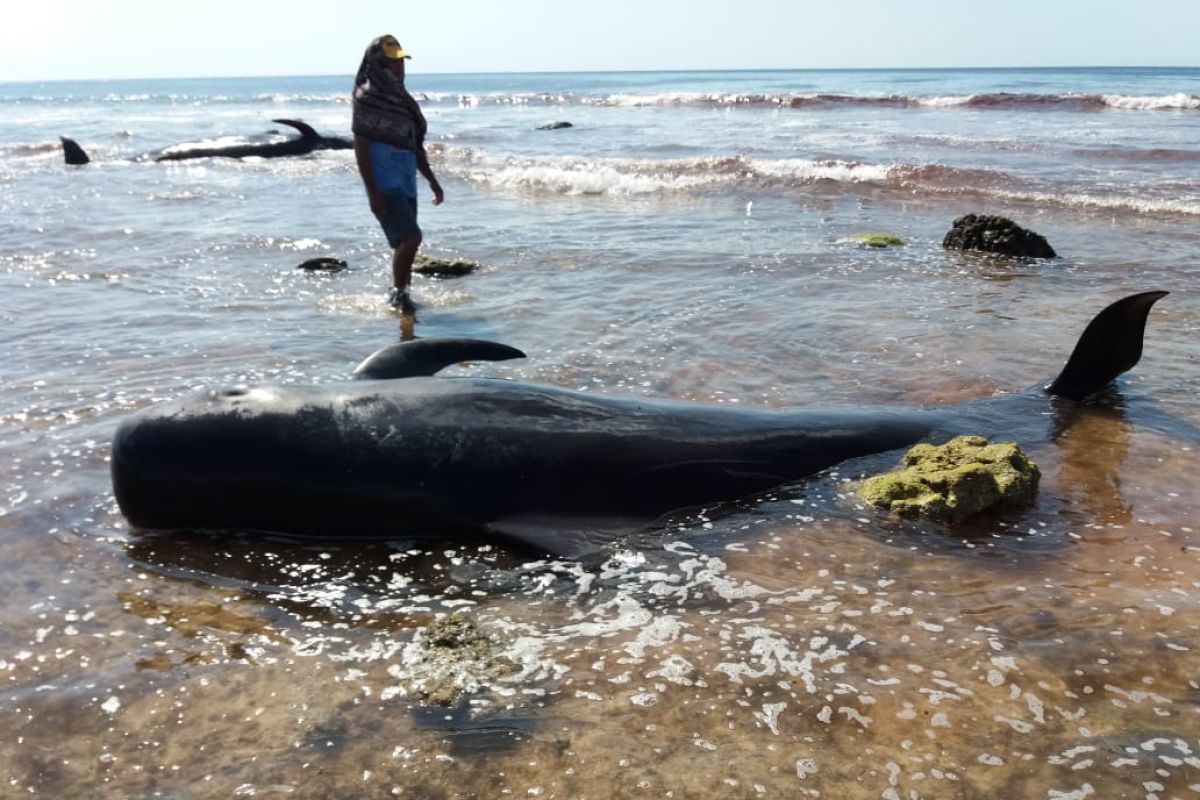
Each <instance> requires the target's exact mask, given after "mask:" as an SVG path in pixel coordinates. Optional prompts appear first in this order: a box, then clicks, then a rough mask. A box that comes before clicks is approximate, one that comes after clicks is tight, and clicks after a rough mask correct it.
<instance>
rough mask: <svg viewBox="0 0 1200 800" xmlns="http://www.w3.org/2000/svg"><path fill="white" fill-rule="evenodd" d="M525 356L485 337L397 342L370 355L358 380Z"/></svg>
mask: <svg viewBox="0 0 1200 800" xmlns="http://www.w3.org/2000/svg"><path fill="white" fill-rule="evenodd" d="M510 358H525V354H524V353H522V352H521V351H520V350H518V349H517V348H515V347H509V346H508V345H506V344H499V343H498V342H488V341H484V340H482V339H416V340H414V341H411V342H404V343H402V344H393V345H389V346H388V347H384V348H383V349H381V350H376V351H375V352H374V353H372V354H371V355H369V356H367V358H366V360H364V361H363V362H362V363H361V364H359V365H358V367H356V368H355V370H354V377H355V378H356V379H358V380H390V379H393V378H415V377H420V376H428V375H436V374H437V373H438V372H439V371H440V370H442V369H445V368H446V367H448V366H450V365H451V364H459V363H461V362H463V361H507V360H508V359H510Z"/></svg>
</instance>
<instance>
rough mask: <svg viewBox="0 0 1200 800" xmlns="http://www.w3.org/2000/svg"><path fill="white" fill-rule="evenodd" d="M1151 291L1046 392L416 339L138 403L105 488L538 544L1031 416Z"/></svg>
mask: <svg viewBox="0 0 1200 800" xmlns="http://www.w3.org/2000/svg"><path fill="white" fill-rule="evenodd" d="M1165 294H1166V292H1147V293H1143V294H1138V295H1133V296H1130V297H1126V298H1125V299H1123V300H1119V301H1117V302H1116V303H1113V304H1112V305H1111V306H1109V307H1108V308H1106V309H1105V310H1104V311H1102V312H1101V313H1100V314H1098V315H1097V316H1096V317H1095V319H1093V320H1092V322H1091V324H1090V325H1089V326H1088V327H1087V329H1086V330H1085V332H1084V333H1083V335H1082V336H1081V337H1080V339H1079V341H1078V344H1077V345H1076V347H1075V350H1074V352H1073V353H1072V355H1071V357H1070V359H1069V361H1068V363H1067V365H1066V366H1065V367H1064V369H1063V370H1062V372H1061V374H1060V375H1059V376H1058V378H1057V379H1056V380H1055V381H1054V382H1053V383H1052V384H1051V385H1050V386H1049V387H1047V388H1046V389H1042V388H1040V387H1035V388H1033V389H1030V390H1027V391H1025V392H1021V393H1016V394H1012V395H1005V396H1000V397H996V398H989V399H986V400H979V401H972V402H967V403H963V404H959V405H954V406H946V407H925V408H922V407H909V408H905V407H900V408H873V407H872V408H850V409H826V410H813V409H748V408H731V407H729V406H725V405H707V404H700V403H688V402H676V401H666V400H650V399H643V398H617V397H608V396H601V395H596V394H591V393H587V392H577V391H570V390H567V389H562V388H557V387H552V386H542V385H534V384H528V383H523V382H518V381H513V380H502V379H490V378H468V377H456V378H445V377H433V375H434V374H435V373H436V372H437V371H438V370H440V369H442V368H443V367H445V366H448V365H450V364H454V363H457V362H459V361H463V360H503V359H508V358H514V357H520V356H522V355H523V354H522V353H521V352H520V351H518V350H515V349H514V348H511V347H508V346H506V345H501V344H496V343H492V342H481V341H474V340H417V341H414V342H410V343H407V344H400V345H393V346H391V347H387V348H384V349H383V350H381V351H379V352H378V353H376V354H374V355H373V356H371V357H370V358H369V359H367V360H366V361H364V362H363V364H362V365H361V366H360V367H359V369H358V370H357V377H358V378H359V380H354V381H346V382H341V383H333V384H328V385H319V386H307V387H300V386H257V387H251V388H246V387H240V388H231V389H228V390H224V391H203V392H200V393H199V394H195V395H192V396H190V397H186V398H184V399H180V400H176V401H173V402H167V403H164V404H162V405H157V406H153V407H151V408H149V409H146V410H144V411H142V412H140V413H139V414H137V415H135V416H133V417H131V418H130V419H128V420H126V421H125V422H124V423H122V424H121V425H120V427H119V429H118V430H117V433H116V436H115V439H114V441H113V450H112V478H113V488H114V491H115V494H116V498H117V502H118V503H119V505H120V507H121V510H122V511H123V512H124V514H125V516H126V517H127V518H128V520H129V522H130V523H131V524H132V525H133V526H135V527H138V528H145V529H241V530H263V531H278V532H286V533H293V534H301V535H316V536H326V537H337V536H354V535H373V536H390V535H410V534H412V535H421V534H424V535H431V536H439V537H446V538H455V537H459V538H468V537H469V538H471V539H472V540H476V541H478V540H480V539H481V538H485V537H488V536H496V537H501V536H503V535H506V534H507V535H510V536H514V537H516V538H518V539H525V540H527V541H532V542H534V543H536V544H538V545H539V546H541V547H543V548H545V549H548V550H550V551H552V552H553V551H555V546H554V545H555V543H554V536H555V535H557V534H555V533H553V531H554V530H555V528H554V525H555V524H561V523H562V521H563V520H565V519H571V520H576V521H578V520H583V519H587V520H589V521H596V527H597V528H604V529H606V530H613V529H615V528H616V527H619V526H621V525H627V526H629V527H627V528H625V529H626V530H628V529H630V528H632V527H636V526H638V525H644V524H646V523H648V522H652V521H653V520H655V519H657V518H659V517H661V516H662V515H664V514H666V513H668V512H671V511H675V510H680V509H685V508H689V507H694V506H698V505H704V504H712V503H717V502H721V501H727V500H736V499H739V498H746V497H750V496H753V495H755V494H757V493H760V492H764V491H766V490H769V489H772V488H775V487H778V486H781V485H783V484H787V483H790V482H794V481H797V480H799V479H802V478H805V477H806V476H809V475H812V474H814V473H816V472H818V471H820V470H822V469H825V468H827V467H831V466H833V465H836V464H839V463H841V462H843V461H846V460H848V459H851V458H856V457H860V456H865V455H870V454H875V453H882V452H886V451H890V450H895V449H898V448H903V447H908V446H910V445H912V444H914V443H915V442H917V441H919V440H921V439H923V438H926V437H930V436H931V435H933V434H935V433H941V432H962V431H964V430H965V431H967V432H978V433H991V432H993V431H989V430H988V426H989V425H990V426H991V427H992V428H996V427H997V426H998V425H999V426H1000V427H1001V430H1000V431H996V432H1003V433H1006V434H1009V435H1012V434H1013V433H1015V427H1019V426H1020V425H1022V424H1034V423H1033V422H1031V421H1037V422H1036V424H1041V425H1043V426H1044V424H1045V423H1044V415H1045V412H1046V410H1047V408H1048V406H1049V404H1050V403H1051V400H1050V398H1049V397H1048V394H1049V393H1052V394H1053V395H1057V396H1059V397H1065V398H1068V399H1069V400H1072V401H1081V400H1084V399H1086V398H1087V397H1088V396H1090V395H1091V394H1093V393H1096V392H1099V391H1101V390H1102V389H1104V388H1105V387H1106V386H1108V385H1110V384H1111V383H1112V381H1113V380H1114V379H1115V378H1116V377H1117V376H1118V375H1119V374H1121V373H1122V372H1124V371H1125V370H1127V369H1129V368H1130V367H1132V366H1133V365H1134V364H1136V363H1137V361H1138V359H1139V357H1140V356H1141V347H1142V336H1143V333H1144V329H1145V324H1146V318H1147V315H1148V314H1149V312H1150V308H1151V306H1152V305H1153V304H1154V302H1155V301H1157V300H1158V299H1159V298H1161V297H1163V296H1164V295H1165ZM998 420H1003V422H998ZM556 521H557V522H556ZM601 521H604V522H603V523H602V522H601ZM539 526H540V527H539ZM534 528H537V529H538V530H539V531H540V533H539V534H538V535H537V536H536V537H534V536H531V535H528V533H527V532H528V531H530V530H533V529H534Z"/></svg>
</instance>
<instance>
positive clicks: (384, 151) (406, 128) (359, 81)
mask: <svg viewBox="0 0 1200 800" xmlns="http://www.w3.org/2000/svg"><path fill="white" fill-rule="evenodd" d="M408 58H410V56H409V55H408V53H406V52H405V51H404V49H403V48H402V47H400V43H399V42H397V41H396V37H394V36H392V35H390V34H389V35H386V36H380V37H379V38H377V39H374V40H373V41H372V42H371V44H370V45H368V46H367V51H366V52H365V53H364V54H363V59H362V64H360V65H359V67H358V75H357V76H355V78H354V97H353V108H354V116H353V125H352V128H353V131H354V155H355V157H356V159H357V161H358V172H359V174H360V175H362V181H363V186H365V187H366V190H367V199H368V200H369V201H370V203H371V213H373V214H374V215H375V217H376V219H378V220H379V224H380V225H381V226H382V227H383V232H384V233H385V234H387V240H388V244H389V245H390V246H391V247H392V291H391V293H390V294H389V295H388V302H389V303H390V304H391V306H392V307H393V308H397V309H399V310H400V312H401V313H402V314H406V315H411V314H413V312H414V311H415V310H416V305H415V304H414V303H413V301H412V299H411V298H410V297H409V295H408V287H409V283H410V282H411V281H412V265H413V259H414V258H415V257H416V255H417V248H418V247H420V246H421V228H420V227H419V226H418V225H417V173H418V172H420V173H421V175H422V176H423V177H424V178H425V180H426V181H428V182H429V188H430V189H431V190H433V204H434V205H435V206H436V205H440V204H441V202H442V199H443V194H442V185H441V184H440V183H438V180H437V178H435V177H434V175H433V170H432V169H430V168H429V158H428V157H427V156H426V155H425V130H426V127H427V126H426V123H425V115H424V114H422V113H421V108H420V106H418V105H417V101H416V100H415V99H414V98H413V96H412V95H411V94H409V93H408V89H407V88H405V86H404V62H405V60H406V59H408Z"/></svg>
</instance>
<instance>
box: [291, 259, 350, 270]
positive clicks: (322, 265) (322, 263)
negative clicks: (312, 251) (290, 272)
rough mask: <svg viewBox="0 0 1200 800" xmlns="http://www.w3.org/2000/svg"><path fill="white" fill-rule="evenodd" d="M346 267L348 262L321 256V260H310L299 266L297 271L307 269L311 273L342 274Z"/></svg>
mask: <svg viewBox="0 0 1200 800" xmlns="http://www.w3.org/2000/svg"><path fill="white" fill-rule="evenodd" d="M346 266H347V264H346V262H345V261H343V260H342V259H340V258H330V257H329V256H321V257H320V258H310V259H309V260H308V261H305V262H304V263H303V264H300V265H298V266H297V267H296V269H306V270H308V271H309V272H341V271H342V270H344V269H345V268H346Z"/></svg>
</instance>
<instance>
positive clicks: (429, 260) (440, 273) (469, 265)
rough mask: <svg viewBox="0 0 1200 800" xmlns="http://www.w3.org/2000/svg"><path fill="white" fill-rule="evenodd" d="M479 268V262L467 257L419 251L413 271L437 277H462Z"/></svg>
mask: <svg viewBox="0 0 1200 800" xmlns="http://www.w3.org/2000/svg"><path fill="white" fill-rule="evenodd" d="M478 268H479V263H478V262H475V261H468V260H467V259H465V258H438V257H436V256H427V255H424V254H423V253H417V258H416V260H415V261H414V262H413V271H414V272H419V273H421V274H422V275H432V276H433V277H435V278H460V277H462V276H463V275H470V274H471V273H472V272H474V271H475V270H476V269H478Z"/></svg>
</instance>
